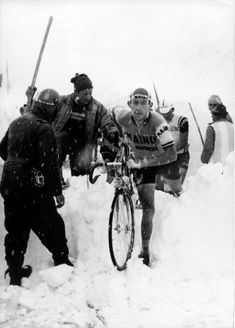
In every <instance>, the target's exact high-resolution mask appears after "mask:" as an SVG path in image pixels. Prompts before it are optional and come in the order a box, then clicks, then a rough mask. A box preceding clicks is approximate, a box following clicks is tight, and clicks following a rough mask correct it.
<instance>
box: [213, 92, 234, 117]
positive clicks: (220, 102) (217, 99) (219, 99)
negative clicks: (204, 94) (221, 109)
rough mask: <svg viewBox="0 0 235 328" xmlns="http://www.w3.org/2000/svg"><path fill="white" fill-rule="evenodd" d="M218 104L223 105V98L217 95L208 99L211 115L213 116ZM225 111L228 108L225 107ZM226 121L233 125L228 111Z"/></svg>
mask: <svg viewBox="0 0 235 328" xmlns="http://www.w3.org/2000/svg"><path fill="white" fill-rule="evenodd" d="M218 104H220V105H223V103H222V100H221V98H220V97H219V96H217V95H211V96H210V97H209V99H208V107H209V111H210V112H211V115H212V112H213V109H214V108H215V107H216V106H217V105H218ZM225 109H226V107H225ZM225 119H226V120H227V121H228V122H230V123H233V120H232V118H231V116H230V115H229V113H228V112H227V110H226V115H225Z"/></svg>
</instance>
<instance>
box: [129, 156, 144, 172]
mask: <svg viewBox="0 0 235 328" xmlns="http://www.w3.org/2000/svg"><path fill="white" fill-rule="evenodd" d="M127 165H128V167H129V168H130V169H139V168H141V163H140V162H136V161H135V160H134V159H133V158H130V159H128V161H127Z"/></svg>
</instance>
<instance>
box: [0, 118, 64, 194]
mask: <svg viewBox="0 0 235 328" xmlns="http://www.w3.org/2000/svg"><path fill="white" fill-rule="evenodd" d="M0 154H1V157H2V158H3V159H4V160H5V163H4V168H3V178H5V181H4V185H5V186H7V185H8V184H11V183H12V181H11V178H12V175H13V173H14V171H15V170H16V169H17V170H18V172H17V175H18V176H19V178H20V179H21V182H22V188H24V185H25V184H27V181H26V180H27V179H24V175H25V176H26V175H27V177H29V175H30V174H31V169H32V167H34V168H36V169H37V170H40V171H41V172H42V174H43V176H44V179H45V187H43V190H44V192H48V193H50V194H52V195H59V194H61V192H62V190H61V184H60V178H59V168H58V154H57V145H56V139H55V135H54V132H53V129H52V126H51V125H50V124H49V123H48V122H47V121H46V120H44V119H43V118H42V117H39V116H37V115H35V114H33V113H27V114H24V115H23V116H20V117H19V118H17V119H15V120H14V121H13V122H12V123H11V124H10V125H9V128H8V131H7V133H6V135H5V136H4V138H3V139H2V141H1V143H0ZM29 179H30V177H29ZM28 182H29V181H28ZM30 182H31V181H30ZM15 183H17V181H15ZM29 187H30V188H31V187H32V186H31V184H30V185H29V183H28V185H27V188H29Z"/></svg>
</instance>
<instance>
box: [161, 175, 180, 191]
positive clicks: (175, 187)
mask: <svg viewBox="0 0 235 328" xmlns="http://www.w3.org/2000/svg"><path fill="white" fill-rule="evenodd" d="M165 180H166V182H167V184H168V186H169V188H170V190H171V191H172V192H173V193H174V194H175V195H180V194H181V192H182V184H181V177H179V179H176V180H172V179H166V178H165Z"/></svg>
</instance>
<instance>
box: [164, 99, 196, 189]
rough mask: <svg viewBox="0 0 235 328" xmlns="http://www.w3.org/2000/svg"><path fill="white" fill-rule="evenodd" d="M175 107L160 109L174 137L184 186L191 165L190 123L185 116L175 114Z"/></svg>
mask: <svg viewBox="0 0 235 328" xmlns="http://www.w3.org/2000/svg"><path fill="white" fill-rule="evenodd" d="M174 111H175V108H174V106H172V105H170V106H162V107H160V108H159V112H160V113H161V114H162V116H163V117H164V119H165V120H166V121H167V123H168V125H169V129H170V131H171V134H172V136H173V139H174V142H175V147H176V150H177V163H178V165H179V168H180V175H181V184H183V182H184V179H185V177H186V174H187V171H188V163H189V158H190V156H189V150H188V149H189V144H188V133H189V123H188V119H187V117H185V116H180V115H176V114H175V113H174Z"/></svg>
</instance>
